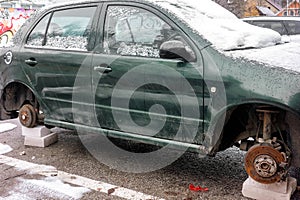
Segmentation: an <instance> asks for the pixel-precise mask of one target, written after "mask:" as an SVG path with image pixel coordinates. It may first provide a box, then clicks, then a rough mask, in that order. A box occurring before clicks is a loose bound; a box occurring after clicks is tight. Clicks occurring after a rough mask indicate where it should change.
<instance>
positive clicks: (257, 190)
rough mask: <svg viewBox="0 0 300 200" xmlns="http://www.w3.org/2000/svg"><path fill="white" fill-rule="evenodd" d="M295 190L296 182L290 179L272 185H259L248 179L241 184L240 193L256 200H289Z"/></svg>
mask: <svg viewBox="0 0 300 200" xmlns="http://www.w3.org/2000/svg"><path fill="white" fill-rule="evenodd" d="M296 188H297V180H296V179H295V178H292V177H289V178H288V179H287V181H282V182H279V183H273V184H261V183H258V182H256V181H254V180H253V179H251V178H250V177H249V178H248V179H247V180H246V181H245V182H244V184H243V189H242V193H243V195H244V196H245V197H248V198H252V199H257V200H290V198H291V196H292V194H293V193H294V192H295V190H296Z"/></svg>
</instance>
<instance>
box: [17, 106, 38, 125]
mask: <svg viewBox="0 0 300 200" xmlns="http://www.w3.org/2000/svg"><path fill="white" fill-rule="evenodd" d="M19 121H20V123H21V124H22V125H23V126H25V127H28V128H32V127H34V126H35V125H36V122H37V113H36V111H35V109H34V107H33V106H32V105H30V104H25V105H23V106H22V107H21V109H20V110H19Z"/></svg>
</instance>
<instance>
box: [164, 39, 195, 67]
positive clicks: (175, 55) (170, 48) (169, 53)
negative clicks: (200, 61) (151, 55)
mask: <svg viewBox="0 0 300 200" xmlns="http://www.w3.org/2000/svg"><path fill="white" fill-rule="evenodd" d="M159 56H160V57H161V58H166V59H181V60H184V61H186V62H193V61H195V60H196V56H195V54H194V52H193V51H192V50H191V49H189V47H187V46H186V45H185V44H184V43H183V42H182V41H179V40H170V41H166V42H163V43H162V44H161V45H160V48H159Z"/></svg>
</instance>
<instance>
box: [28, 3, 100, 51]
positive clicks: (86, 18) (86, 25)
mask: <svg viewBox="0 0 300 200" xmlns="http://www.w3.org/2000/svg"><path fill="white" fill-rule="evenodd" d="M95 11H96V7H84V8H74V9H67V10H60V11H55V12H54V13H53V15H52V17H51V19H50V22H49V17H48V15H49V14H48V15H47V16H46V17H44V18H45V19H42V20H41V21H40V22H39V23H38V24H37V26H36V27H35V28H34V29H33V31H32V32H31V34H30V35H29V37H28V40H27V43H26V44H27V45H29V46H43V47H47V48H59V49H73V50H85V51H86V50H87V45H88V40H89V36H90V33H91V28H92V27H91V26H92V19H93V16H94V14H95ZM47 27H48V28H47ZM37 33H43V34H40V36H39V37H36V35H37Z"/></svg>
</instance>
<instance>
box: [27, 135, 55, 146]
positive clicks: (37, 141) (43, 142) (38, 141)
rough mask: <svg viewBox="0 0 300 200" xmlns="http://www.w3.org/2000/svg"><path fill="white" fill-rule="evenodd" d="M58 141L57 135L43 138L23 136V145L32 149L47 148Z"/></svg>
mask: <svg viewBox="0 0 300 200" xmlns="http://www.w3.org/2000/svg"><path fill="white" fill-rule="evenodd" d="M57 140H58V135H57V133H51V134H49V135H47V136H44V137H30V136H25V140H24V145H27V146H34V147H47V146H49V145H51V144H53V143H55V142H57Z"/></svg>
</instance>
